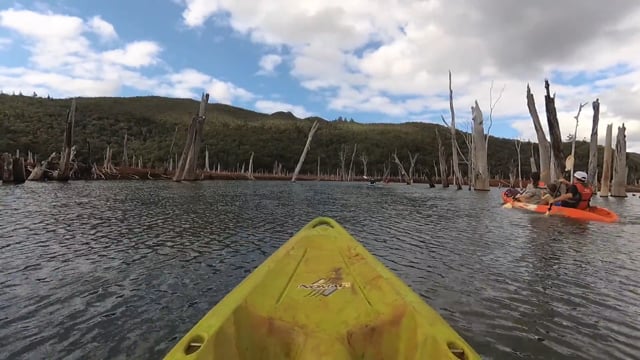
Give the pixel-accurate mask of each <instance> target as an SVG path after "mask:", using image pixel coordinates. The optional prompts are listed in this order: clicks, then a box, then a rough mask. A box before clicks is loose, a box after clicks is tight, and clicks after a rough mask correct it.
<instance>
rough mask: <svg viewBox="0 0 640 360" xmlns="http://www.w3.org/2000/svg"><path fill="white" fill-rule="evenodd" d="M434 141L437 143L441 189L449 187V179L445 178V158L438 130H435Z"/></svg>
mask: <svg viewBox="0 0 640 360" xmlns="http://www.w3.org/2000/svg"><path fill="white" fill-rule="evenodd" d="M436 140H437V141H438V162H439V163H440V182H441V183H442V187H445V188H446V187H449V178H448V176H447V157H446V155H445V152H444V146H442V140H440V134H439V133H438V128H436Z"/></svg>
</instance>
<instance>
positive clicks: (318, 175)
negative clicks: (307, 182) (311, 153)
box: [316, 155, 320, 180]
mask: <svg viewBox="0 0 640 360" xmlns="http://www.w3.org/2000/svg"><path fill="white" fill-rule="evenodd" d="M316 179H318V180H320V155H318V172H317V175H316Z"/></svg>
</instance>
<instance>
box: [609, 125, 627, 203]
mask: <svg viewBox="0 0 640 360" xmlns="http://www.w3.org/2000/svg"><path fill="white" fill-rule="evenodd" d="M625 132H626V128H625V127H624V123H623V124H622V126H619V127H618V135H617V136H616V153H615V162H614V164H613V184H612V185H613V186H611V196H613V197H627V170H628V169H627V137H626V134H625Z"/></svg>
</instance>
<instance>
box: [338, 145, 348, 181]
mask: <svg viewBox="0 0 640 360" xmlns="http://www.w3.org/2000/svg"><path fill="white" fill-rule="evenodd" d="M339 155H340V181H344V180H345V175H346V172H347V169H346V168H345V162H346V160H347V146H346V145H344V144H342V146H340V154H339Z"/></svg>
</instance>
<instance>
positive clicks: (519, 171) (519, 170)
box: [515, 139, 522, 189]
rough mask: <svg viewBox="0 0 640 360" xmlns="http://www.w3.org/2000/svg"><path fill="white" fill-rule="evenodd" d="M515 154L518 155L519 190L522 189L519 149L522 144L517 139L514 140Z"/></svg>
mask: <svg viewBox="0 0 640 360" xmlns="http://www.w3.org/2000/svg"><path fill="white" fill-rule="evenodd" d="M515 145H516V154H518V182H519V185H520V189H522V163H521V161H520V147H521V146H522V142H521V141H520V140H519V139H516V142H515Z"/></svg>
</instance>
